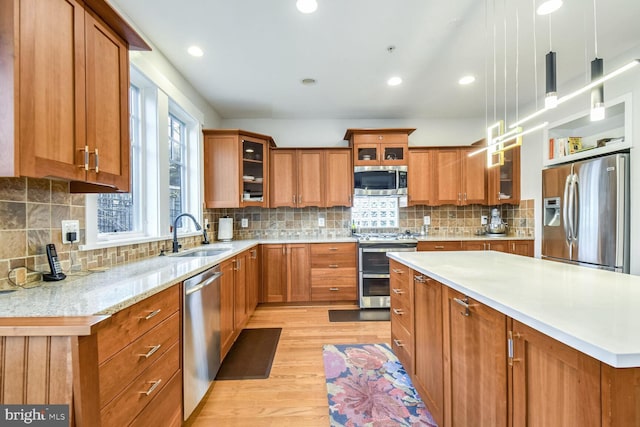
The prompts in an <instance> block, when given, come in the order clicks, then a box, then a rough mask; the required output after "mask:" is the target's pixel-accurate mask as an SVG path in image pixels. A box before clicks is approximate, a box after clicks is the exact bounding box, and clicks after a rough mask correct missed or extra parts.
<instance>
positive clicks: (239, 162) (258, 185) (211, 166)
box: [203, 129, 275, 208]
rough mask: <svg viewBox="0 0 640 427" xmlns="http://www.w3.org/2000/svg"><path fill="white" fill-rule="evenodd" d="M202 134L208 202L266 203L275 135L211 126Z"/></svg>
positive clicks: (223, 205) (223, 204)
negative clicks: (212, 127)
mask: <svg viewBox="0 0 640 427" xmlns="http://www.w3.org/2000/svg"><path fill="white" fill-rule="evenodd" d="M203 134H204V198H205V206H206V207H207V208H240V207H246V206H260V207H267V206H268V194H267V193H268V191H267V190H268V188H269V186H268V179H269V176H268V170H269V168H268V165H269V149H270V148H271V147H275V144H274V142H273V139H272V138H271V137H270V136H267V135H260V134H257V133H253V132H247V131H243V130H239V129H210V130H204V131H203Z"/></svg>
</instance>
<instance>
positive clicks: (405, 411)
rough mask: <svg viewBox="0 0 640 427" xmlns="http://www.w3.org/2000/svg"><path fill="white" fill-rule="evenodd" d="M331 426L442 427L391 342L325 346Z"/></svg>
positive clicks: (324, 356)
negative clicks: (394, 351) (423, 400)
mask: <svg viewBox="0 0 640 427" xmlns="http://www.w3.org/2000/svg"><path fill="white" fill-rule="evenodd" d="M323 360H324V372H325V376H326V378H327V392H328V396H329V412H330V416H331V426H335V427H359V426H375V427H383V426H384V427H387V426H389V427H391V426H394V427H395V426H436V423H435V422H434V421H433V418H432V417H431V414H430V413H429V410H428V409H427V408H426V407H425V405H424V403H423V402H422V399H420V396H419V395H418V393H417V392H416V390H415V388H414V387H413V384H412V383H411V379H410V378H409V375H407V372H406V371H405V370H404V368H403V367H402V364H401V363H400V361H399V360H398V358H397V357H396V356H395V355H394V354H393V352H392V351H391V349H390V348H389V346H388V345H386V344H362V345H359V344H352V345H325V346H324V349H323Z"/></svg>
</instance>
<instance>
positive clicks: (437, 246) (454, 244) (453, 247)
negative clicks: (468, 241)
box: [418, 240, 462, 251]
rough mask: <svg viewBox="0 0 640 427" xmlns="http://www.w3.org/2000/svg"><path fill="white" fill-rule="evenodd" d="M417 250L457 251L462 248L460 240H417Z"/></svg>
mask: <svg viewBox="0 0 640 427" xmlns="http://www.w3.org/2000/svg"><path fill="white" fill-rule="evenodd" d="M418 250H419V251H459V250H462V242H460V241H448V240H447V241H440V242H418Z"/></svg>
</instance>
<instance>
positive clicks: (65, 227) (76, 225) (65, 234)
mask: <svg viewBox="0 0 640 427" xmlns="http://www.w3.org/2000/svg"><path fill="white" fill-rule="evenodd" d="M70 233H76V234H75V237H73V236H70V235H69V234H70ZM79 241H80V221H77V220H64V221H62V243H75V242H79Z"/></svg>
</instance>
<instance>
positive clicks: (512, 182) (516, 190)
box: [487, 147, 520, 205]
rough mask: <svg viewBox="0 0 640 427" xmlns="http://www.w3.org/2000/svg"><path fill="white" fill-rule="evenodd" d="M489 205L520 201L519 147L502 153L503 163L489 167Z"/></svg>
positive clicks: (512, 203) (513, 203)
mask: <svg viewBox="0 0 640 427" xmlns="http://www.w3.org/2000/svg"><path fill="white" fill-rule="evenodd" d="M487 200H488V203H489V204H491V205H503V204H511V205H515V204H518V203H520V147H516V148H513V149H511V150H507V151H505V153H504V165H502V166H500V167H494V168H491V169H489V190H488V196H487Z"/></svg>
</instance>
